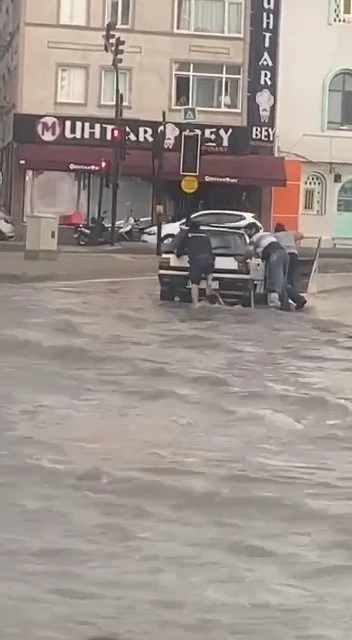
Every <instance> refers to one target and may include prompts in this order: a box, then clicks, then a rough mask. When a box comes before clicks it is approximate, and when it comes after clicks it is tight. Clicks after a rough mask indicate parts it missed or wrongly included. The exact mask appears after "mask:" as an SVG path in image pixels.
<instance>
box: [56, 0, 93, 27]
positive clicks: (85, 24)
mask: <svg viewBox="0 0 352 640" xmlns="http://www.w3.org/2000/svg"><path fill="white" fill-rule="evenodd" d="M64 2H73V0H59V11H58V24H59V25H60V26H63V27H88V26H89V13H90V0H85V3H86V11H85V20H84V22H63V21H62V19H61V12H62V9H63V6H64Z"/></svg>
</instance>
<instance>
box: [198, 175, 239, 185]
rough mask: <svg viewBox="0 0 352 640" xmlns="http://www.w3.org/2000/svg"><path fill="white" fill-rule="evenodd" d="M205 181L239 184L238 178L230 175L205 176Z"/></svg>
mask: <svg viewBox="0 0 352 640" xmlns="http://www.w3.org/2000/svg"><path fill="white" fill-rule="evenodd" d="M204 182H217V183H219V182H221V183H225V184H237V183H238V178H230V177H228V176H227V177H226V178H220V177H219V176H204Z"/></svg>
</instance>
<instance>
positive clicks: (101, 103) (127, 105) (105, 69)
mask: <svg viewBox="0 0 352 640" xmlns="http://www.w3.org/2000/svg"><path fill="white" fill-rule="evenodd" d="M106 72H109V73H114V74H115V69H113V68H112V67H108V66H103V67H100V96H99V107H113V106H115V97H114V98H113V100H112V102H104V101H103V96H104V76H105V73H106ZM122 73H123V74H125V75H126V87H127V97H128V100H127V102H126V101H125V96H124V102H123V105H122V106H123V107H124V108H127V109H128V108H130V107H131V102H132V101H131V84H132V83H131V69H130V68H126V67H123V68H121V69H119V74H122ZM114 84H115V83H114ZM114 91H115V88H114Z"/></svg>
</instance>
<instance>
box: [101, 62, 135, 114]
mask: <svg viewBox="0 0 352 640" xmlns="http://www.w3.org/2000/svg"><path fill="white" fill-rule="evenodd" d="M115 84H116V74H115V69H103V70H102V72H101V95H100V104H101V105H103V106H112V105H114V104H115ZM119 90H120V94H121V95H122V96H123V104H124V105H125V106H129V105H130V104H131V101H130V72H129V71H126V70H121V71H119Z"/></svg>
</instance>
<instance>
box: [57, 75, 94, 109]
mask: <svg viewBox="0 0 352 640" xmlns="http://www.w3.org/2000/svg"><path fill="white" fill-rule="evenodd" d="M87 81H88V72H87V68H86V67H64V66H62V67H59V69H58V74H57V90H56V102H64V103H70V104H85V102H86V100H87Z"/></svg>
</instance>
